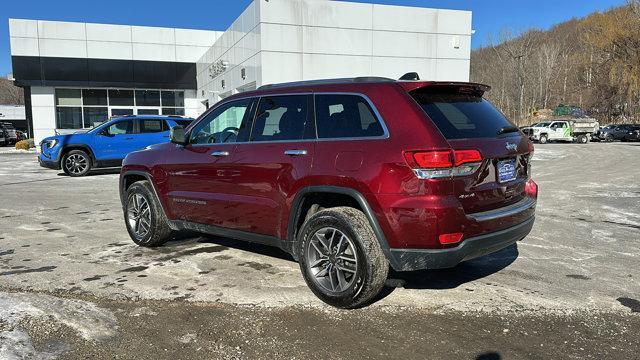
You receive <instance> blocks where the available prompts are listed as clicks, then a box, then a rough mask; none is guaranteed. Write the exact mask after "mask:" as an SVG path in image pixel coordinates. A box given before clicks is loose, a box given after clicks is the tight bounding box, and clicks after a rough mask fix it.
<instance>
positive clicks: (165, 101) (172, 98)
mask: <svg viewBox="0 0 640 360" xmlns="http://www.w3.org/2000/svg"><path fill="white" fill-rule="evenodd" d="M162 106H163V107H183V106H184V91H163V92H162Z"/></svg>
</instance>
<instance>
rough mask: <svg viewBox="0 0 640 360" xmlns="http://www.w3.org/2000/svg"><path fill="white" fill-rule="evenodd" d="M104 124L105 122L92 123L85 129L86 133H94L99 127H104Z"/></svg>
mask: <svg viewBox="0 0 640 360" xmlns="http://www.w3.org/2000/svg"><path fill="white" fill-rule="evenodd" d="M105 123H106V121H102V122H94V123H93V126H92V127H90V128H88V129H86V130H87V132H93V131H95V130H96V129H97V128H99V127H100V126H102V125H104V124H105Z"/></svg>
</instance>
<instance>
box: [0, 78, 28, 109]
mask: <svg viewBox="0 0 640 360" xmlns="http://www.w3.org/2000/svg"><path fill="white" fill-rule="evenodd" d="M0 105H24V91H23V90H22V88H19V87H17V86H15V85H13V82H12V81H11V80H7V79H2V78H0Z"/></svg>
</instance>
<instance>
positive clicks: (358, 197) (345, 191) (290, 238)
mask: <svg viewBox="0 0 640 360" xmlns="http://www.w3.org/2000/svg"><path fill="white" fill-rule="evenodd" d="M323 194H324V195H338V196H344V197H346V198H348V199H350V200H351V201H353V204H357V208H358V210H360V211H362V212H363V213H364V215H365V217H366V218H367V220H368V221H369V224H370V225H371V228H372V229H373V232H374V233H375V235H376V239H377V240H378V243H379V244H380V247H381V248H382V251H383V253H384V255H385V257H386V258H387V261H389V263H390V264H391V266H392V267H393V268H396V264H395V259H394V257H393V256H391V250H390V248H389V244H388V243H387V238H386V236H385V235H384V232H383V231H382V228H381V227H380V224H379V223H378V220H377V218H376V217H375V214H374V212H373V210H372V209H371V206H370V205H369V203H368V202H367V200H366V199H365V197H364V196H363V195H362V194H361V193H360V192H358V191H356V190H354V189H351V188H344V187H339V186H328V185H322V186H308V187H304V188H302V189H301V190H299V191H298V192H297V193H296V196H295V198H294V200H293V202H292V204H291V210H290V212H289V217H288V223H287V238H286V243H287V244H286V250H288V251H289V252H290V253H291V254H292V255H293V257H294V258H295V259H298V254H297V253H296V250H295V249H296V248H297V246H295V245H296V243H297V241H298V239H297V235H298V231H299V230H300V228H301V227H302V224H303V223H304V218H303V216H305V215H306V212H304V210H305V208H306V206H308V205H312V204H309V203H308V202H306V201H307V200H309V199H312V198H313V197H314V196H317V195H323Z"/></svg>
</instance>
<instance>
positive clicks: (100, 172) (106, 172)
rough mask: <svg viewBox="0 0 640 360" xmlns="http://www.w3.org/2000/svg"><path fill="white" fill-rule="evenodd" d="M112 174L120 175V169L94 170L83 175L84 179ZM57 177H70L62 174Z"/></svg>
mask: <svg viewBox="0 0 640 360" xmlns="http://www.w3.org/2000/svg"><path fill="white" fill-rule="evenodd" d="M113 174H120V168H104V169H94V170H91V171H89V173H88V174H87V175H85V177H91V176H99V175H113ZM58 176H64V177H70V176H69V175H67V174H65V173H64V172H61V173H58Z"/></svg>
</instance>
